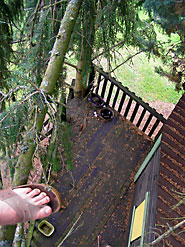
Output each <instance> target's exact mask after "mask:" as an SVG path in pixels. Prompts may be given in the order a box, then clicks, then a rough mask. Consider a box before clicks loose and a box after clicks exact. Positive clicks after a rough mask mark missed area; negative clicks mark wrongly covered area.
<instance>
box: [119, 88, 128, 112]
mask: <svg viewBox="0 0 185 247" xmlns="http://www.w3.org/2000/svg"><path fill="white" fill-rule="evenodd" d="M125 98H126V94H125V93H124V92H123V95H122V97H121V101H120V104H119V107H118V112H119V113H120V112H121V110H122V107H123V103H124V101H125Z"/></svg>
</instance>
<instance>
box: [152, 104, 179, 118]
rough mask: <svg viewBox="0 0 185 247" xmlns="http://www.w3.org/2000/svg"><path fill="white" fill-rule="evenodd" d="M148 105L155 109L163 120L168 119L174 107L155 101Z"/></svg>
mask: <svg viewBox="0 0 185 247" xmlns="http://www.w3.org/2000/svg"><path fill="white" fill-rule="evenodd" d="M149 105H150V106H151V107H153V108H155V109H156V111H157V112H158V113H160V114H162V115H163V116H164V117H165V118H168V117H169V115H170V114H171V112H172V111H173V109H174V107H175V105H174V104H173V103H167V102H163V101H155V102H151V103H149Z"/></svg>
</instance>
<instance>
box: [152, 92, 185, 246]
mask: <svg viewBox="0 0 185 247" xmlns="http://www.w3.org/2000/svg"><path fill="white" fill-rule="evenodd" d="M162 133H163V135H162V141H161V165H160V171H159V181H158V201H157V213H156V224H157V228H158V229H159V228H160V230H162V232H165V231H167V230H168V229H169V226H171V227H172V226H174V225H176V224H177V223H178V222H180V221H181V220H182V217H184V216H185V204H181V205H178V206H177V207H175V209H173V207H174V206H175V205H177V203H178V202H179V201H180V200H181V199H182V194H183V196H185V94H183V96H182V97H181V99H180V100H179V102H178V103H177V105H176V107H175V109H174V110H173V112H172V113H171V115H170V116H169V118H168V120H167V122H166V123H165V125H164V128H163V132H162ZM158 246H173V247H174V246H175V247H181V246H185V227H184V226H182V227H181V228H179V229H177V231H176V232H175V233H173V234H171V235H170V236H169V237H168V238H166V239H165V240H163V242H161V243H159V244H158Z"/></svg>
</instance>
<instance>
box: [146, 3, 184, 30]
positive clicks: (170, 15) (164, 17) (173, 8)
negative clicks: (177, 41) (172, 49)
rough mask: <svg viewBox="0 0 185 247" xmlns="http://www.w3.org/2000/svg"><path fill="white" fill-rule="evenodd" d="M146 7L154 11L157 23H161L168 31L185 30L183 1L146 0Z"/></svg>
mask: <svg viewBox="0 0 185 247" xmlns="http://www.w3.org/2000/svg"><path fill="white" fill-rule="evenodd" d="M144 7H145V8H146V9H147V10H148V11H149V12H150V13H152V12H153V17H154V20H155V22H156V23H159V24H160V25H161V26H162V27H163V28H164V29H165V30H166V32H167V33H169V34H170V33H171V32H173V31H174V30H175V31H176V30H177V29H178V30H181V31H183V30H184V25H183V20H184V17H185V12H184V7H183V2H181V1H174V0H163V1H161V0H146V1H145V3H144Z"/></svg>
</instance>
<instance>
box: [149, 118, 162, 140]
mask: <svg viewBox="0 0 185 247" xmlns="http://www.w3.org/2000/svg"><path fill="white" fill-rule="evenodd" d="M159 123H160V121H159V119H156V121H155V123H154V125H153V127H152V129H151V130H150V132H149V133H148V136H150V137H151V136H152V135H153V133H154V131H155V130H156V128H157V126H158V125H159Z"/></svg>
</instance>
